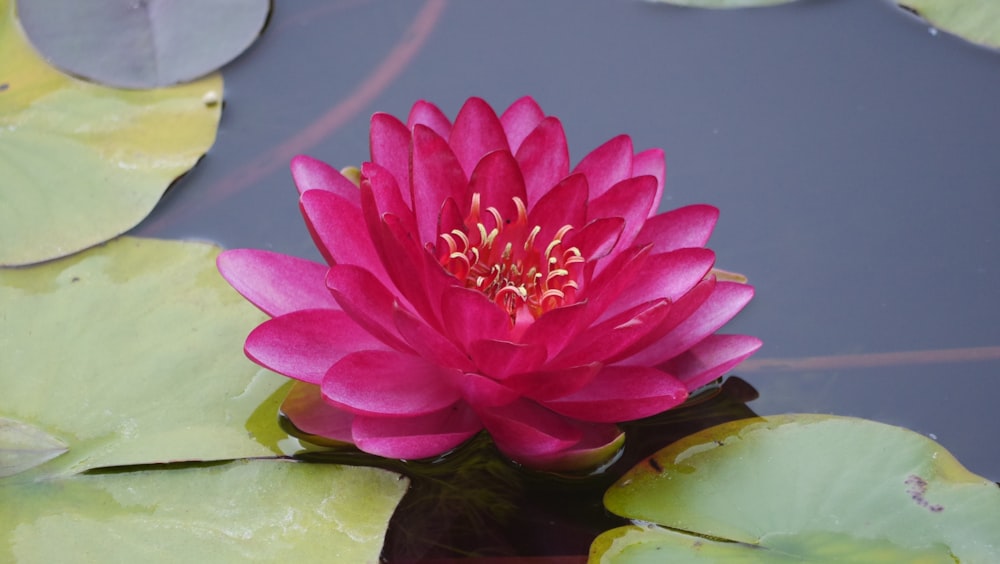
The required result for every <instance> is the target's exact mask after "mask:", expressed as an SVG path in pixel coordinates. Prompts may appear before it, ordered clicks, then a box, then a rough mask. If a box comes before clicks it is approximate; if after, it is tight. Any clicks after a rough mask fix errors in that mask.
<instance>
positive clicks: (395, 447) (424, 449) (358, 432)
mask: <svg viewBox="0 0 1000 564" xmlns="http://www.w3.org/2000/svg"><path fill="white" fill-rule="evenodd" d="M482 428H483V426H482V423H480V422H479V418H478V417H476V414H475V413H474V412H473V411H472V410H471V409H469V407H468V406H466V405H465V404H463V403H457V404H454V405H451V406H449V407H446V408H444V409H442V410H440V411H436V412H433V413H428V414H426V415H419V416H414V417H366V416H363V415H359V416H356V417H355V418H354V425H353V428H352V431H353V435H354V443H355V444H356V445H358V448H360V449H361V450H363V451H365V452H369V453H371V454H376V455H379V456H384V457H386V458H400V459H404V460H415V459H418V458H427V457H430V456H437V455H440V454H444V453H446V452H448V451H449V450H451V449H453V448H455V447H457V446H458V445H460V444H462V443H463V442H465V441H466V440H468V439H469V438H470V437H472V436H473V435H475V434H476V433H478V432H479V430H480V429H482Z"/></svg>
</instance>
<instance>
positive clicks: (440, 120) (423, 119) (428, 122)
mask: <svg viewBox="0 0 1000 564" xmlns="http://www.w3.org/2000/svg"><path fill="white" fill-rule="evenodd" d="M417 125H423V126H424V127H428V128H430V130H431V131H433V132H434V133H437V134H438V135H440V136H441V137H442V138H444V139H447V138H448V135H450V134H451V121H450V120H448V117H447V116H445V115H444V112H442V111H441V110H440V109H438V107H437V106H435V105H434V104H431V103H430V102H426V101H424V100H419V101H418V102H417V103H416V104H413V108H412V109H410V116H409V117H408V118H407V120H406V127H407V128H408V129H409V130H410V131H413V130H414V128H416V127H417Z"/></svg>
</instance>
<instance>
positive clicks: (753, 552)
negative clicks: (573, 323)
mask: <svg viewBox="0 0 1000 564" xmlns="http://www.w3.org/2000/svg"><path fill="white" fill-rule="evenodd" d="M604 502H605V505H606V507H607V508H608V509H609V510H611V511H613V512H614V513H617V514H619V515H622V516H625V517H628V518H631V519H633V520H637V521H638V522H639V523H641V524H636V525H633V526H629V527H623V528H619V529H614V530H611V531H608V532H606V533H604V534H602V535H601V536H599V537H598V538H597V539H596V540H595V541H594V544H593V545H592V547H591V561H592V562H611V561H614V562H640V561H648V560H644V558H648V557H649V556H650V555H652V554H656V555H657V557H658V558H660V560H658V561H662V559H671V560H670V561H672V562H673V561H676V562H716V561H738V562H786V561H787V562H803V561H808V562H902V561H905V562H958V561H960V562H998V561H1000V488H998V487H997V485H996V484H995V483H993V482H991V481H989V480H987V479H985V478H982V477H980V476H976V475H974V474H972V473H970V472H969V471H968V470H966V469H965V468H964V467H962V465H961V464H959V462H958V461H957V460H955V458H954V457H953V456H951V454H949V453H948V451H946V450H945V449H944V448H943V447H941V445H939V444H937V443H935V442H934V441H932V440H930V439H928V438H926V437H924V436H923V435H919V434H917V433H914V432H912V431H908V430H906V429H902V428H900V427H894V426H890V425H884V424H881V423H876V422H873V421H866V420H862V419H854V418H847V417H835V416H826V415H784V416H776V417H767V418H753V419H745V420H741V421H735V422H731V423H726V424H723V425H718V426H716V427H712V428H710V429H706V430H704V431H701V432H699V433H696V434H694V435H691V436H689V437H687V438H685V439H682V440H680V441H678V442H676V443H674V444H672V445H670V446H668V447H667V448H665V449H663V450H661V451H660V452H658V453H657V454H656V455H654V456H653V457H651V458H650V459H648V460H647V461H645V462H643V463H640V464H639V465H637V466H636V467H635V468H633V469H632V470H630V471H629V472H628V473H626V474H625V475H624V476H623V477H622V478H621V479H620V480H619V481H618V482H617V483H616V484H615V485H614V486H612V487H611V488H610V489H609V490H608V492H607V493H606V495H605V497H604ZM657 525H660V526H662V527H667V528H668V529H664V528H661V527H659V526H657Z"/></svg>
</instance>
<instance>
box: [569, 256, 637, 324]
mask: <svg viewBox="0 0 1000 564" xmlns="http://www.w3.org/2000/svg"><path fill="white" fill-rule="evenodd" d="M649 249H650V248H649V247H632V248H630V249H626V250H625V251H622V252H620V253H618V254H615V255H612V256H611V259H610V260H607V261H602V262H606V263H607V264H606V265H604V268H603V269H602V271H601V272H600V273H599V274H598V275H597V276H595V277H594V278H593V279H592V280H591V281H590V283H589V285H588V286H587V287H586V288H584V291H583V296H582V297H583V298H584V299H587V300H589V301H590V302H591V303H592V304H593V311H594V314H595V315H594V317H595V318H596V317H597V316H599V315H600V313H601V312H603V311H605V310H607V309H608V308H609V307H610V306H611V304H612V303H614V302H615V300H617V299H618V296H620V295H621V293H622V292H623V291H624V290H625V288H627V287H628V286H629V285H630V284H632V283H633V281H634V280H635V276H636V273H637V272H639V271H640V269H641V268H642V265H643V264H644V263H645V262H646V260H648V259H649Z"/></svg>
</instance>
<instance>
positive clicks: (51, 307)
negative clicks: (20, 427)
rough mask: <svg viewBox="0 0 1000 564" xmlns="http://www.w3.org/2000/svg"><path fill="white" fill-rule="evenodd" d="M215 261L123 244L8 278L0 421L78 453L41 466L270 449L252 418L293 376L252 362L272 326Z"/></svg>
mask: <svg viewBox="0 0 1000 564" xmlns="http://www.w3.org/2000/svg"><path fill="white" fill-rule="evenodd" d="M218 252H219V249H218V248H217V247H215V246H212V245H207V244H203V243H182V242H176V241H158V240H153V239H136V238H121V239H116V240H114V241H112V242H110V243H108V244H106V245H104V246H101V247H96V248H94V249H90V250H88V251H86V252H83V253H80V254H78V255H75V256H73V257H69V258H66V259H62V260H59V261H54V262H49V263H45V264H42V265H39V266H34V267H31V268H23V269H13V270H0V311H2V312H3V315H0V350H2V351H3V361H2V363H3V369H2V370H0V390H3V392H2V393H0V417H6V418H9V419H14V420H17V421H19V422H22V423H25V424H28V425H31V426H33V427H36V428H37V429H39V430H41V432H44V433H45V434H48V435H51V436H54V437H58V438H59V439H61V440H62V441H64V442H65V443H67V444H68V445H69V451H68V452H67V453H65V454H63V455H62V456H60V457H58V458H56V459H54V460H52V461H50V462H48V463H47V464H45V465H44V466H41V467H39V468H38V471H44V472H45V473H48V474H54V473H64V472H80V471H83V470H86V469H89V468H97V467H102V466H115V465H127V464H146V463H152V462H166V461H175V460H221V459H233V458H242V457H252V456H269V455H273V454H275V451H274V450H273V449H272V448H268V447H267V446H265V445H264V444H261V442H259V441H258V440H257V439H255V437H254V436H252V435H251V433H250V432H248V431H247V429H246V423H247V421H248V420H249V419H250V417H251V416H252V414H253V413H254V410H255V409H257V408H258V406H259V405H260V404H261V403H262V402H264V400H265V399H267V398H268V397H269V396H271V394H272V393H273V392H274V391H275V390H277V388H279V387H280V386H281V385H283V384H284V383H285V381H286V380H285V378H283V377H281V376H278V375H276V374H273V373H271V372H268V371H266V370H263V369H260V368H258V367H257V366H255V365H254V364H253V363H251V362H250V361H249V360H247V359H246V358H245V357H244V356H243V353H242V345H243V338H244V337H245V336H246V334H247V333H248V332H249V331H250V330H251V329H252V328H253V327H254V326H256V325H257V324H258V323H260V322H261V321H263V319H264V318H265V317H264V315H263V314H262V313H260V312H259V311H257V310H256V309H254V308H253V306H250V305H249V304H247V303H246V301H245V300H244V299H242V298H241V297H240V296H239V295H238V294H237V293H236V292H235V291H233V290H232V289H231V288H230V287H229V285H228V284H227V283H226V282H225V281H224V280H222V278H221V277H220V276H219V274H218V272H217V271H216V268H215V257H216V255H217V254H218Z"/></svg>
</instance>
